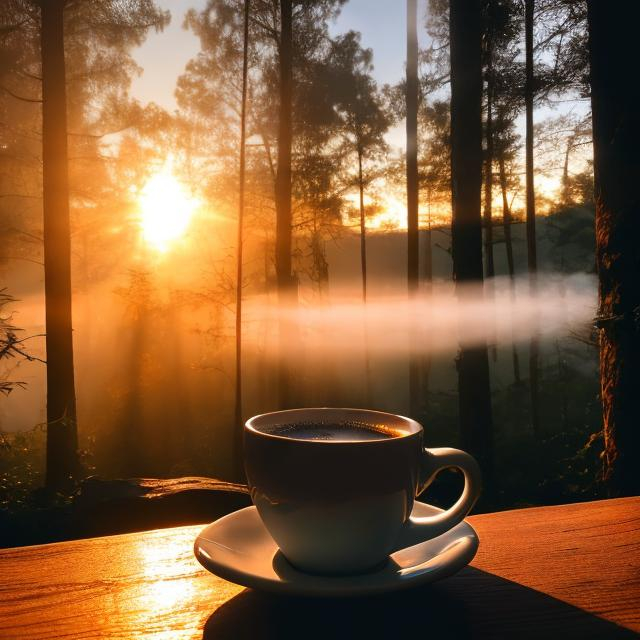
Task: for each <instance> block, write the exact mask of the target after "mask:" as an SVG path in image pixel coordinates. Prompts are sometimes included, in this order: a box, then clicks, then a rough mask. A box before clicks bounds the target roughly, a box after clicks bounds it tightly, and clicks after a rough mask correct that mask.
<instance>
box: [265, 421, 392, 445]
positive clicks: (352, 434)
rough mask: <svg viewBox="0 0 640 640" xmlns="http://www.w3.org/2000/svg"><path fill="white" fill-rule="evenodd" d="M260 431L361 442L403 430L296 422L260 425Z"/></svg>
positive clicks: (388, 435) (342, 423) (363, 425)
mask: <svg viewBox="0 0 640 640" xmlns="http://www.w3.org/2000/svg"><path fill="white" fill-rule="evenodd" d="M260 431H262V432H264V433H268V434H270V435H275V436H284V437H286V438H295V439H297V440H330V441H332V442H360V441H365V440H384V439H386V438H397V437H398V436H401V435H403V432H402V431H400V430H398V429H394V428H392V427H389V426H387V425H385V424H369V423H366V422H356V421H345V422H295V423H290V424H274V425H269V426H266V427H260Z"/></svg>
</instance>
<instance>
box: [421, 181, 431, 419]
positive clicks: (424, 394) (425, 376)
mask: <svg viewBox="0 0 640 640" xmlns="http://www.w3.org/2000/svg"><path fill="white" fill-rule="evenodd" d="M431 231H432V230H431V194H430V191H429V187H427V229H426V232H425V234H424V251H423V263H422V281H423V287H424V292H425V294H427V295H429V296H430V295H431V293H432V291H433V250H432V237H431ZM423 346H424V356H423V357H422V360H421V370H420V396H421V398H422V402H423V408H424V411H425V412H427V411H428V409H429V383H430V379H431V351H430V347H431V345H430V344H429V339H428V337H427V338H426V344H424V345H423Z"/></svg>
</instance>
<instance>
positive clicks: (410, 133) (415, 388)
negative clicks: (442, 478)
mask: <svg viewBox="0 0 640 640" xmlns="http://www.w3.org/2000/svg"><path fill="white" fill-rule="evenodd" d="M406 89H407V95H406V100H407V123H406V125H407V150H406V155H407V157H406V164H407V284H408V289H409V297H415V296H416V295H417V293H418V285H419V278H420V266H419V261H420V245H419V232H418V228H419V221H418V208H419V193H418V188H419V187H418V2H417V0H407V86H406ZM409 340H410V341H411V345H410V353H409V406H410V412H411V415H412V416H414V417H417V414H418V412H419V410H420V363H419V360H418V358H417V357H416V353H415V348H416V344H415V343H416V337H415V335H410V336H409Z"/></svg>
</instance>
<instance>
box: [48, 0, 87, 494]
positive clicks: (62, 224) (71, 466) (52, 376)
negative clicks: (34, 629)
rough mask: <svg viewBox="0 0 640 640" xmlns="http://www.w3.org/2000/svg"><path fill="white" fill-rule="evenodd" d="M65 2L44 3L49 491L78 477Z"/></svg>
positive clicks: (62, 0) (52, 0)
mask: <svg viewBox="0 0 640 640" xmlns="http://www.w3.org/2000/svg"><path fill="white" fill-rule="evenodd" d="M65 4H66V2H65V0H51V1H47V2H43V3H42V4H41V5H40V7H41V42H42V180H43V187H42V197H43V211H44V274H45V279H44V283H45V310H46V327H47V338H46V345H47V474H46V483H47V486H48V487H50V488H52V489H60V488H64V487H65V486H68V484H69V481H70V478H71V477H72V476H74V475H75V474H77V473H78V470H79V469H78V425H77V416H76V394H75V381H74V371H73V335H72V321H71V230H70V225H69V169H68V156H67V91H66V86H67V85H66V73H65V60H64V8H65Z"/></svg>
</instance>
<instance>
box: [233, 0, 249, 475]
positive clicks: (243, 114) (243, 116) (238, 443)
mask: <svg viewBox="0 0 640 640" xmlns="http://www.w3.org/2000/svg"><path fill="white" fill-rule="evenodd" d="M250 10H251V0H244V34H243V37H244V39H243V47H242V98H241V105H240V167H239V176H238V181H239V182H238V236H237V249H236V396H235V402H234V409H233V418H234V419H233V429H234V463H235V473H236V476H237V477H238V478H242V477H243V475H244V472H243V455H242V436H243V432H244V426H243V424H242V278H243V268H242V267H243V264H242V258H243V256H242V254H243V251H242V249H243V246H242V245H243V241H244V238H243V221H244V194H245V188H244V187H245V184H244V183H245V169H246V144H245V142H246V131H247V127H246V124H247V74H248V69H249V12H250Z"/></svg>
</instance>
